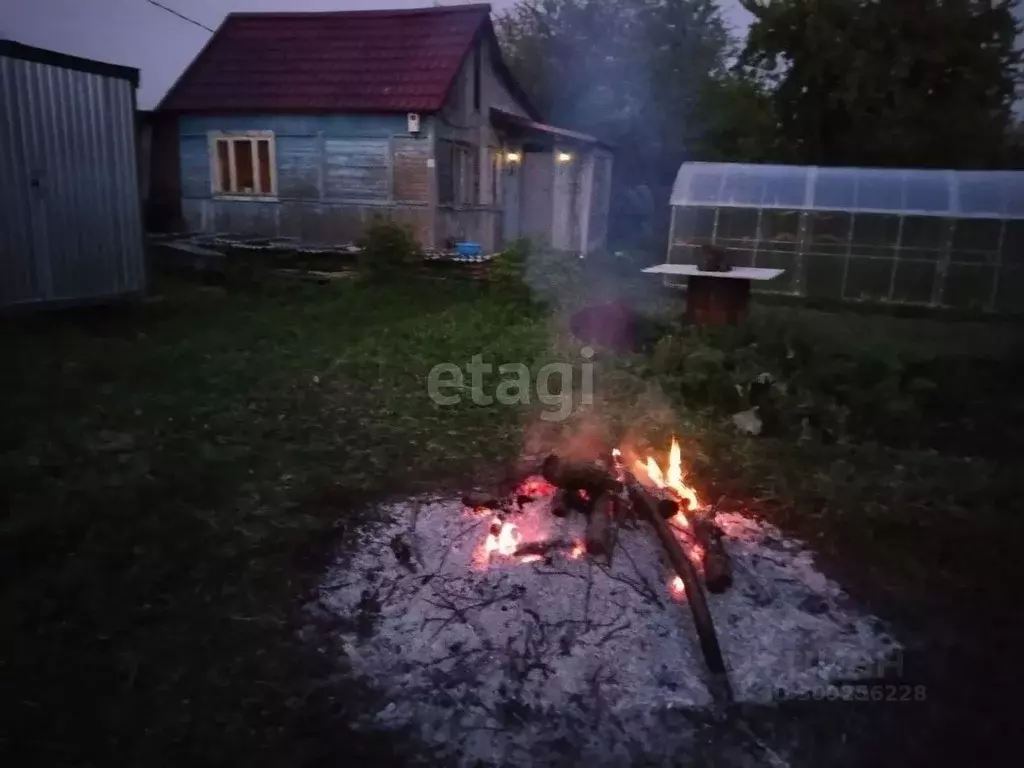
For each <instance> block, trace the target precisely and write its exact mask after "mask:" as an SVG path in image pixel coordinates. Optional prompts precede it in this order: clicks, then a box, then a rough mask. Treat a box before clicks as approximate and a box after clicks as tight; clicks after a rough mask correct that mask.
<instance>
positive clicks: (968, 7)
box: [740, 0, 1021, 168]
mask: <svg viewBox="0 0 1024 768" xmlns="http://www.w3.org/2000/svg"><path fill="white" fill-rule="evenodd" d="M740 2H741V3H742V4H743V6H744V7H745V8H746V9H747V10H748V11H749V12H750V13H752V14H753V15H754V17H755V21H754V23H753V25H752V26H751V28H750V33H749V37H748V39H747V45H746V48H745V50H744V51H743V55H742V58H741V67H742V66H745V67H752V68H755V69H757V70H758V71H760V72H762V73H770V74H772V75H774V76H776V77H777V79H778V87H777V88H776V89H775V90H774V92H773V94H772V101H773V105H774V110H775V114H776V116H777V119H778V125H779V130H780V132H781V134H782V137H783V139H784V141H785V143H786V145H787V146H788V148H789V149H790V151H791V153H792V159H794V160H795V161H797V162H803V163H810V164H825V165H830V164H831V165H883V166H901V165H902V166H924V167H949V166H954V167H960V168H975V167H986V166H991V165H996V164H999V163H1000V162H1002V161H1003V159H1004V158H1005V155H1004V150H1005V147H1006V146H1007V136H1008V132H1009V128H1010V125H1011V123H1012V118H1011V105H1012V103H1013V99H1014V90H1015V86H1016V84H1017V82H1018V80H1019V77H1020V71H1021V54H1020V52H1019V51H1017V50H1015V47H1016V46H1015V39H1016V36H1017V34H1018V32H1019V31H1020V29H1019V28H1018V27H1017V25H1016V23H1015V20H1014V16H1013V9H1014V8H1015V7H1016V6H1017V4H1018V0H899V2H878V0H740Z"/></svg>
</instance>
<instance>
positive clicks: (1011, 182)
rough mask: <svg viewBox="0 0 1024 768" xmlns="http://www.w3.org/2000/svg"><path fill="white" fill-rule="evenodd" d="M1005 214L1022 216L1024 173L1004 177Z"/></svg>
mask: <svg viewBox="0 0 1024 768" xmlns="http://www.w3.org/2000/svg"><path fill="white" fill-rule="evenodd" d="M1006 215H1007V216H1013V217H1024V173H1020V174H1013V176H1012V177H1009V178H1007V179H1006Z"/></svg>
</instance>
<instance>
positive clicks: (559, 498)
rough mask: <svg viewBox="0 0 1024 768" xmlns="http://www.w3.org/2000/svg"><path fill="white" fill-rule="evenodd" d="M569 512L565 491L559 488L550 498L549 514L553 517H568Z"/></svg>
mask: <svg viewBox="0 0 1024 768" xmlns="http://www.w3.org/2000/svg"><path fill="white" fill-rule="evenodd" d="M571 511H572V510H571V507H570V504H569V499H567V498H566V493H565V491H564V490H562V489H561V488H559V489H558V490H557V491H555V495H554V496H552V497H551V514H552V515H554V516H555V517H568V516H569V512H571Z"/></svg>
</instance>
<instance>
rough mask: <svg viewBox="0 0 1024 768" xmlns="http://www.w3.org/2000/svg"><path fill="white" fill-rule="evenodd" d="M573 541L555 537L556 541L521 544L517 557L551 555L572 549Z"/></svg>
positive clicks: (517, 550)
mask: <svg viewBox="0 0 1024 768" xmlns="http://www.w3.org/2000/svg"><path fill="white" fill-rule="evenodd" d="M572 547H573V544H572V542H571V541H566V540H565V539H555V540H554V541H530V542H527V543H526V544H522V545H520V546H519V547H518V548H517V549H516V551H515V553H514V554H515V557H528V556H530V555H540V556H541V557H543V556H545V555H549V554H551V553H552V552H558V551H561V550H568V549H572Z"/></svg>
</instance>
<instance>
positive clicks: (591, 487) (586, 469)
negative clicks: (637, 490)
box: [541, 454, 622, 499]
mask: <svg viewBox="0 0 1024 768" xmlns="http://www.w3.org/2000/svg"><path fill="white" fill-rule="evenodd" d="M541 474H542V475H543V476H544V479H545V480H547V481H548V482H549V483H551V484H552V485H554V486H556V487H558V488H562V489H564V490H567V491H585V492H586V493H587V495H588V496H589V497H590V498H594V499H596V498H597V497H598V496H600V495H601V494H602V493H604V492H605V491H612V492H616V491H619V490H621V488H622V483H621V482H620V481H618V480H616V479H615V477H614V476H613V475H612V474H611V473H610V472H609V471H608V470H607V469H606V468H604V467H601V466H599V465H597V464H590V463H587V462H580V461H569V460H567V459H562V458H559V457H558V456H556V455H555V454H551V455H550V456H548V457H547V458H546V459H545V460H544V465H543V467H541Z"/></svg>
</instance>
